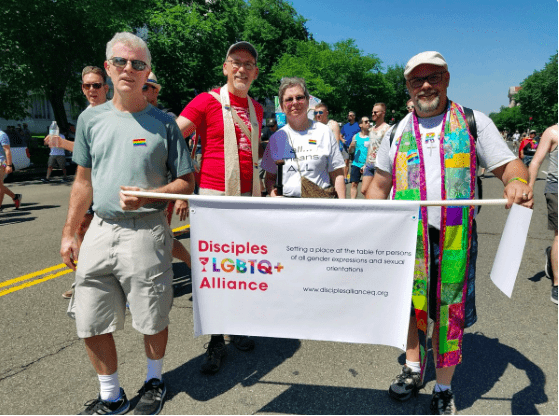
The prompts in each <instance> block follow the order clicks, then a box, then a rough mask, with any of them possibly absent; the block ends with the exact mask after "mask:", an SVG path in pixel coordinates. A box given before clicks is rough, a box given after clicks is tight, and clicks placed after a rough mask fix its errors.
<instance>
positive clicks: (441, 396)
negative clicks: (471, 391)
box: [431, 390, 456, 415]
mask: <svg viewBox="0 0 559 416" xmlns="http://www.w3.org/2000/svg"><path fill="white" fill-rule="evenodd" d="M431 414H433V415H455V414H456V405H455V404H454V393H452V390H445V391H440V392H437V393H435V392H434V391H433V398H432V399H431Z"/></svg>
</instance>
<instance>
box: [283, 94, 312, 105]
mask: <svg viewBox="0 0 559 416" xmlns="http://www.w3.org/2000/svg"><path fill="white" fill-rule="evenodd" d="M306 99H307V97H305V96H304V95H298V96H296V97H289V98H286V99H285V100H283V102H284V103H288V104H290V103H292V102H293V101H305V100H306Z"/></svg>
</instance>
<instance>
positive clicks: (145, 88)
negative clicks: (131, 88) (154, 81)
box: [142, 84, 157, 91]
mask: <svg viewBox="0 0 559 416" xmlns="http://www.w3.org/2000/svg"><path fill="white" fill-rule="evenodd" d="M148 88H153V89H154V90H156V89H157V88H155V87H154V86H153V85H151V84H144V86H143V87H142V91H147V90H148Z"/></svg>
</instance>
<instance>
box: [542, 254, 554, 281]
mask: <svg viewBox="0 0 559 416" xmlns="http://www.w3.org/2000/svg"><path fill="white" fill-rule="evenodd" d="M544 271H545V275H546V277H547V278H548V279H551V275H552V274H553V268H552V265H551V246H549V247H548V248H546V249H545V266H544Z"/></svg>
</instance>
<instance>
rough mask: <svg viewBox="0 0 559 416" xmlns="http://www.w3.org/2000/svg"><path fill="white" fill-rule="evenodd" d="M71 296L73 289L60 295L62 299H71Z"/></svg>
mask: <svg viewBox="0 0 559 416" xmlns="http://www.w3.org/2000/svg"><path fill="white" fill-rule="evenodd" d="M73 294H74V289H70V290H67V291H66V292H64V293H63V294H62V297H63V298H64V299H71V298H72V295H73Z"/></svg>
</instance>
